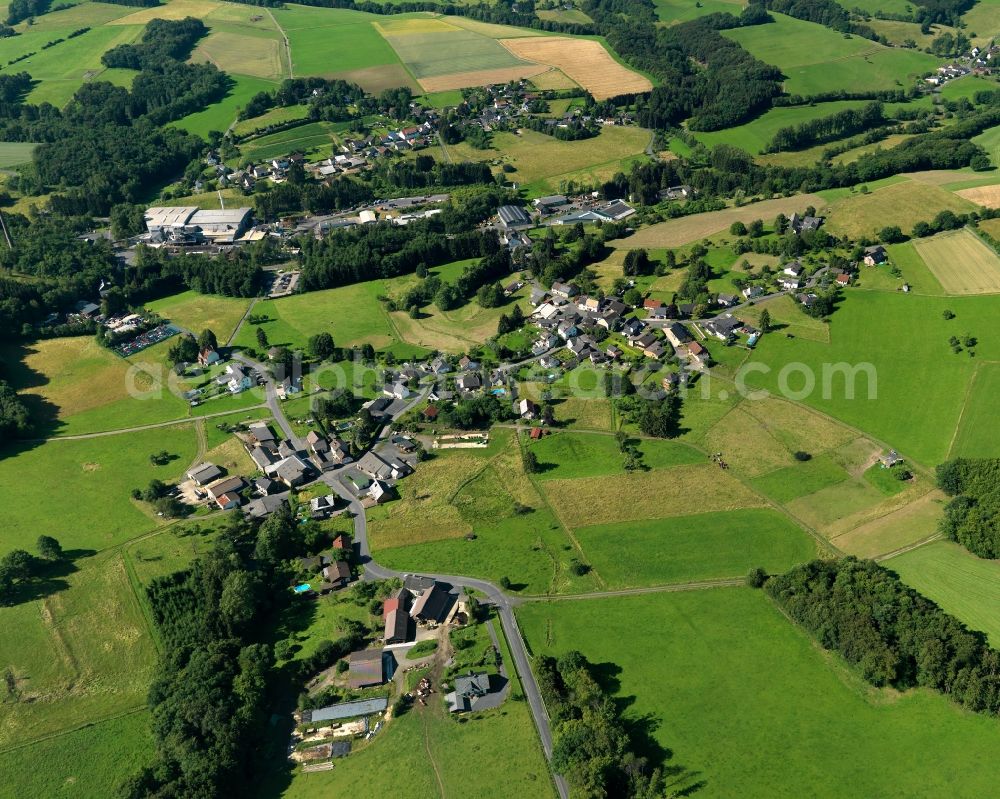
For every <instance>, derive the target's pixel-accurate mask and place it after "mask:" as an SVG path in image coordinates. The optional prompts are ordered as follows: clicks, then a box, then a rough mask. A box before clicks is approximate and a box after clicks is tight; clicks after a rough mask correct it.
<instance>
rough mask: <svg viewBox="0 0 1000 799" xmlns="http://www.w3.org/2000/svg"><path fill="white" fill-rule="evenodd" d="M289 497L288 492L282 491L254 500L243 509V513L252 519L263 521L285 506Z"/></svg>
mask: <svg viewBox="0 0 1000 799" xmlns="http://www.w3.org/2000/svg"><path fill="white" fill-rule="evenodd" d="M290 496H291V494H289V492H287V491H284V492H282V493H280V494H270V495H268V496H266V497H261V498H260V499H255V500H253V501H252V502H250V503H249V504H248V505H247V506H246V507H245V508H243V513H245V514H246V515H247V516H249V517H251V518H253V519H263V518H264V517H266V516H269V515H271V514H272V513H274V512H275V511H276V510H277V509H278V508H280V507H281V506H282V505H283V504H285V503H286V502H287V501H288V498H289V497H290Z"/></svg>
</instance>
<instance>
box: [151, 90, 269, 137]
mask: <svg viewBox="0 0 1000 799" xmlns="http://www.w3.org/2000/svg"><path fill="white" fill-rule="evenodd" d="M276 88H278V84H277V83H276V82H274V81H269V80H264V79H263V78H254V77H250V76H247V75H239V76H236V77H234V78H233V85H232V86H231V88H230V89H229V92H228V93H227V94H226V96H225V97H224V98H223V99H221V100H219V102H217V103H213V104H212V105H210V106H209V107H208V108H206V109H205V110H204V111H196V112H194V113H193V114H188V115H187V116H186V117H184V118H182V119H179V120H177V121H176V122H172V123H171V124H172V125H175V126H177V127H178V128H183V129H184V130H186V131H188V133H194V134H196V135H198V136H202V137H205V136H207V135H208V134H209V132H210V131H213V130H217V131H219V132H220V133H223V132H225V131H226V130H227V129H228V128H229V126H230V125H231V124H232V123H233V122H235V121H236V116H237V114H238V113H239V110H240V109H241V108H243V106H245V105H246V104H247V103H248V102H249V101H250V98H251V97H253V96H254V95H255V94H257V93H258V92H270V91H274V90H275V89H276Z"/></svg>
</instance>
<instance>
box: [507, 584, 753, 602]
mask: <svg viewBox="0 0 1000 799" xmlns="http://www.w3.org/2000/svg"><path fill="white" fill-rule="evenodd" d="M741 585H746V579H745V578H743V577H726V578H722V579H718V580H695V581H692V582H687V583H666V584H664V585H650V586H646V587H644V588H621V589H618V590H616V591H591V592H589V593H586V594H533V595H531V596H520V597H512V601H513V604H515V605H519V604H521V603H522V602H561V601H563V600H575V599H608V598H611V597H616V596H639V595H642V594H665V593H672V592H675V591H704V590H706V589H709V588H732V587H735V586H741Z"/></svg>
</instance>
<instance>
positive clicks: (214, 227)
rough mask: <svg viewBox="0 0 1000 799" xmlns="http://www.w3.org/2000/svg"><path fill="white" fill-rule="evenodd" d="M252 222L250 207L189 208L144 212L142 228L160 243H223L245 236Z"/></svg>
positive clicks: (170, 208)
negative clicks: (144, 224)
mask: <svg viewBox="0 0 1000 799" xmlns="http://www.w3.org/2000/svg"><path fill="white" fill-rule="evenodd" d="M252 220H253V209H252V208H232V209H217V210H211V211H204V210H202V209H200V208H197V207H195V206H193V205H191V206H179V207H178V206H167V207H161V206H157V207H154V208H148V209H146V229H147V230H148V231H149V234H150V237H151V238H152V239H155V240H158V241H161V242H164V243H168V242H197V241H210V242H214V243H216V244H227V243H230V242H233V241H236V239H238V238H240V237H241V236H242V235H243V234H244V233H246V231H247V229H248V228H249V227H250V224H251V222H252Z"/></svg>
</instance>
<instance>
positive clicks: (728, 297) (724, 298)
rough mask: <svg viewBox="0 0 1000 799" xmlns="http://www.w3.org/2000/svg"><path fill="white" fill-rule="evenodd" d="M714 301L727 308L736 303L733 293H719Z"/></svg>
mask: <svg viewBox="0 0 1000 799" xmlns="http://www.w3.org/2000/svg"><path fill="white" fill-rule="evenodd" d="M715 302H716V304H717V305H721V306H722V307H723V308H729V307H730V306H733V305H735V304H736V296H735V295H734V294H720V295H719V296H718V297H716V298H715Z"/></svg>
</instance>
